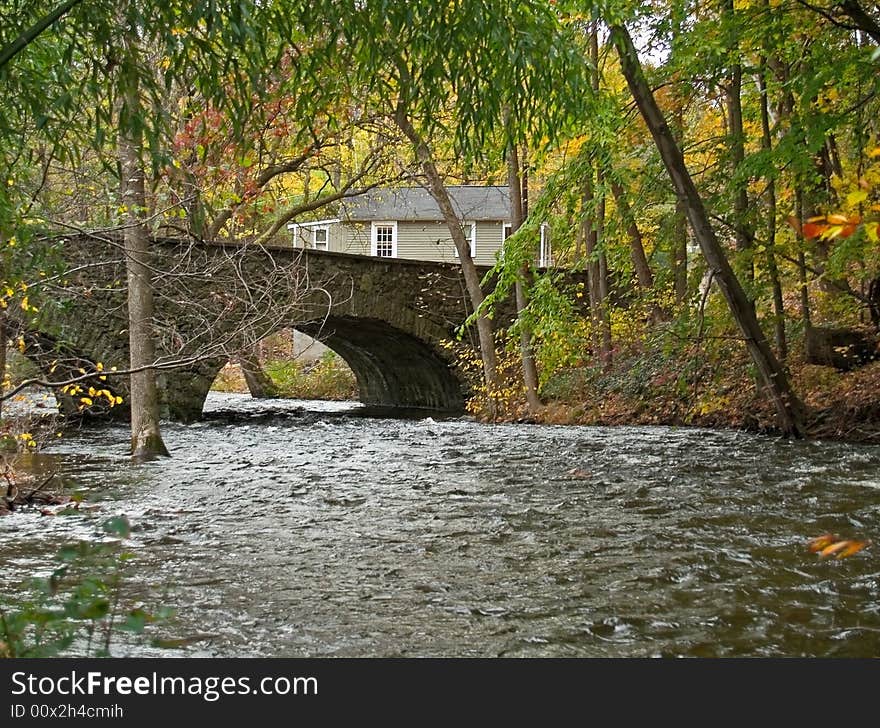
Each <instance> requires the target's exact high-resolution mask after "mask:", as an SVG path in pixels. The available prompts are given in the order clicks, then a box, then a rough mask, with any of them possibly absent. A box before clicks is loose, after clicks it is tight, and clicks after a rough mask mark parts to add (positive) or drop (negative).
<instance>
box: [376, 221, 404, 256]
mask: <svg viewBox="0 0 880 728" xmlns="http://www.w3.org/2000/svg"><path fill="white" fill-rule="evenodd" d="M370 255H378V256H379V257H380V258H396V257H397V223H396V222H374V223H373V226H372V231H371V234H370Z"/></svg>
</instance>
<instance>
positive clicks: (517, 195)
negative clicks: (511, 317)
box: [507, 144, 544, 415]
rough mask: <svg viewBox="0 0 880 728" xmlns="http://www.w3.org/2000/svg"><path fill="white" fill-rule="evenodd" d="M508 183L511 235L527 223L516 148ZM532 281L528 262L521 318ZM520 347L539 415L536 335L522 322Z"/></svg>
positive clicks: (519, 281)
mask: <svg viewBox="0 0 880 728" xmlns="http://www.w3.org/2000/svg"><path fill="white" fill-rule="evenodd" d="M507 182H508V189H509V191H510V231H511V234H512V233H515V232H516V231H517V230H519V228H520V226H521V225H522V224H523V222H524V221H525V205H524V200H525V195H524V194H523V178H522V175H521V173H520V163H519V154H518V153H517V149H516V145H515V144H511V145H510V150H509V154H508V159H507ZM531 281H532V271H531V268H530V266H529V263H528V262H525V263H523V265H522V267H521V268H520V270H519V275H518V276H517V278H516V283H515V284H514V285H515V291H514V293H515V296H516V315H517V316H518V317H521V316H522V315H523V312H524V311H525V310H526V308H527V307H528V305H529V294H528V286H529V285H530V283H531ZM519 327H520V328H519V343H520V353H521V356H522V374H523V384H524V385H525V390H526V404H528V407H529V413H530V414H532V415H535V414H538V413H539V412H540V411H541V410H542V409H543V407H544V404H543V402H541V398H540V397H538V366H537V363H536V362H535V352H534V349H533V348H532V331H531V329H530V328H529V326H528V325H527V324H526V322H525V321H520V322H519Z"/></svg>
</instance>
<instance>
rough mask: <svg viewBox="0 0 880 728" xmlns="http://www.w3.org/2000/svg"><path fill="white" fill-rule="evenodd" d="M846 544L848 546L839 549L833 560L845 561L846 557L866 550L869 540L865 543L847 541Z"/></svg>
mask: <svg viewBox="0 0 880 728" xmlns="http://www.w3.org/2000/svg"><path fill="white" fill-rule="evenodd" d="M846 543H847V544H848V545H847V546H846V548H844V549H841V550H840V552H838V554H837V556H835V557H834V558H836V559H845V558H846V557H847V556H852V555H853V554H857V553H858V552H859V551H861V550H862V549H864V548H867V547H868V546H869V545H870V543H871V540H870V539H868V540H866V541H847V542H846Z"/></svg>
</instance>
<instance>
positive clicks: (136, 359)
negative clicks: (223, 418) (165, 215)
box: [118, 36, 168, 460]
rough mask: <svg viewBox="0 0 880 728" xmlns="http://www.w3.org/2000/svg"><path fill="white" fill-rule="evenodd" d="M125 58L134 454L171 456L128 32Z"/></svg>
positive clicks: (123, 143)
mask: <svg viewBox="0 0 880 728" xmlns="http://www.w3.org/2000/svg"><path fill="white" fill-rule="evenodd" d="M125 50H126V56H127V58H126V61H125V62H124V63H123V68H122V70H121V72H120V78H119V80H120V85H121V88H120V97H121V98H122V107H121V110H120V124H119V142H118V143H119V162H120V171H121V175H122V177H121V181H120V182H121V184H120V188H121V189H120V194H121V198H122V203H123V206H124V207H125V233H124V249H125V268H126V273H127V280H128V346H129V352H130V353H129V356H130V367H131V369H132V370H133V372H132V374H131V388H130V393H129V403H130V406H131V454H132V457H133V458H134V459H135V460H145V459H149V458H152V457H155V456H157V455H168V450H167V449H166V447H165V443H164V442H162V435H161V433H160V431H159V393H158V389H157V387H156V370H155V369H153V368H152V367H153V365H154V364H155V362H156V348H155V341H154V338H153V335H154V334H153V273H152V270H151V268H150V237H149V232H148V230H147V227H146V224H145V223H144V217H145V214H146V209H147V206H146V191H145V185H144V167H143V159H142V156H141V155H142V146H143V131H142V130H141V128H140V126H139V123H140V122H139V120H138V117H139V116H140V115H141V114H142V113H143V110H142V108H141V103H140V89H139V85H138V80H137V72H136V70H135V69H134V68H133V66H134V63H135V59H136V55H137V50H136V48H135V47H134V41H133V40H132V38H131V36H126V48H125Z"/></svg>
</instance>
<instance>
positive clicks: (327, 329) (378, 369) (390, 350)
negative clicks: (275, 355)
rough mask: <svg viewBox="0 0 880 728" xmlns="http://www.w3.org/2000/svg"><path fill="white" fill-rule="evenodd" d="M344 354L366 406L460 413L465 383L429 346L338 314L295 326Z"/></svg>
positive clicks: (384, 325) (376, 322) (382, 326)
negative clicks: (463, 383)
mask: <svg viewBox="0 0 880 728" xmlns="http://www.w3.org/2000/svg"><path fill="white" fill-rule="evenodd" d="M295 328H296V330H297V331H301V332H302V333H304V334H307V335H308V336H311V337H312V338H315V339H318V340H320V341H321V342H322V343H324V344H325V345H326V346H328V347H330V348H331V349H333V351H335V352H336V353H337V354H339V356H341V357H342V358H343V359H344V360H345V362H346V363H347V364H348V366H349V367H350V368H351V370H352V372H354V375H355V377H356V378H357V383H358V388H359V390H360V400H361V402H363V403H364V404H370V405H381V406H387V407H413V408H430V409H437V410H449V411H455V412H460V411H462V410H463V409H464V402H465V393H464V389H463V386H462V382H461V380H460V379H459V378H458V377H457V376H456V374H455V373H454V372H453V371H452V369H451V368H450V366H449V362H447V361H446V360H444V359H443V358H442V357H441V356H440V355H439V354H438V353H437V352H436V351H434V350H433V349H432V348H431V347H430V346H429V345H428V344H427V343H425V342H424V341H421V340H420V339H417V338H416V337H414V336H412V335H410V334H407V333H405V332H404V331H401V330H400V329H397V328H395V327H393V326H391V325H390V324H388V323H386V322H385V321H381V320H378V319H368V318H356V317H349V316H334V317H330V318H328V319H327V320H321V321H313V322H308V323H301V324H297V325H296V326H295Z"/></svg>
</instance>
